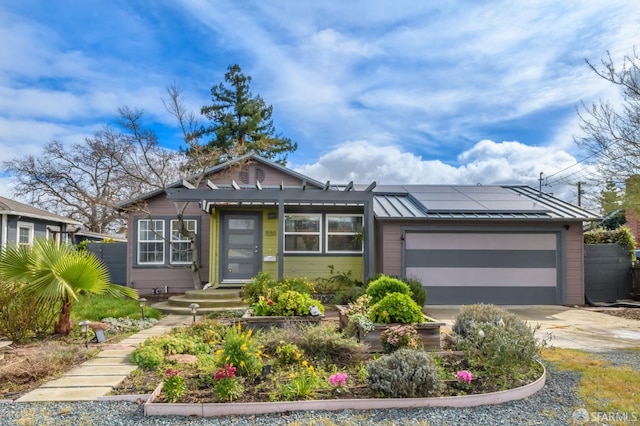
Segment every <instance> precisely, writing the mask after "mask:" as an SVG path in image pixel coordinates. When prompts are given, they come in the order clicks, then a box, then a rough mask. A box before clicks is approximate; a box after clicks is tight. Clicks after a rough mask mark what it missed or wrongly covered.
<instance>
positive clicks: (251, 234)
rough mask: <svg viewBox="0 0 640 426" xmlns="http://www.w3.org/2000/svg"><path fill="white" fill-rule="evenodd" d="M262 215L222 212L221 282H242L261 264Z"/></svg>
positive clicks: (252, 274) (251, 276) (253, 274)
mask: <svg viewBox="0 0 640 426" xmlns="http://www.w3.org/2000/svg"><path fill="white" fill-rule="evenodd" d="M261 236H262V214H260V213H223V215H222V238H221V240H220V277H221V281H222V283H223V284H224V283H229V284H233V283H243V282H245V281H246V280H249V279H251V278H253V277H255V276H256V274H257V273H258V272H260V266H261V265H262V239H261Z"/></svg>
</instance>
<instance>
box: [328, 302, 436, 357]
mask: <svg viewBox="0 0 640 426" xmlns="http://www.w3.org/2000/svg"><path fill="white" fill-rule="evenodd" d="M336 308H337V309H338V318H339V327H340V329H341V330H342V329H344V328H346V327H347V326H348V325H349V317H347V315H346V314H345V310H346V306H342V305H338V306H336ZM424 318H425V322H423V323H420V324H414V326H415V328H416V331H417V332H418V334H419V335H420V338H421V339H422V344H423V346H424V350H425V351H439V350H440V327H442V326H445V325H446V324H445V323H443V322H439V321H438V320H436V319H433V318H430V317H428V316H426V315H424ZM394 325H398V324H375V327H376V328H375V330H373V331H370V332H369V333H358V334H357V335H356V337H357V338H358V341H359V342H362V343H366V344H368V345H369V348H370V349H369V350H370V351H371V352H382V342H381V341H380V335H381V334H382V332H383V331H385V330H386V329H387V328H389V327H391V326H394Z"/></svg>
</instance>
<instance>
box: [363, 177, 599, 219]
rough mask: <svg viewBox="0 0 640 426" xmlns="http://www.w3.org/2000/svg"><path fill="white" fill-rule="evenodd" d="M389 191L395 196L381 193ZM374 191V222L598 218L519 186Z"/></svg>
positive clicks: (401, 187) (403, 187)
mask: <svg viewBox="0 0 640 426" xmlns="http://www.w3.org/2000/svg"><path fill="white" fill-rule="evenodd" d="M389 189H391V190H392V192H395V193H384V192H386V191H387V190H389ZM376 190H377V191H378V192H379V193H376V194H374V197H373V210H374V214H375V216H376V218H378V219H495V220H500V219H520V220H532V219H533V220H535V219H537V220H541V219H542V220H543V219H547V220H548V219H558V220H563V219H564V220H583V221H587V220H597V219H599V216H598V215H596V214H594V213H592V212H590V211H588V210H585V209H583V208H581V207H577V206H574V205H572V204H570V203H567V202H565V201H562V200H560V199H558V198H555V197H553V196H550V195H548V194H544V193H542V194H541V193H539V192H538V191H536V190H535V189H533V188H531V187H529V186H523V185H509V186H498V185H495V186H486V187H472V186H468V187H465V186H444V185H440V186H435V185H434V186H430V185H394V186H393V187H385V186H382V187H378V188H376ZM430 205H432V206H436V207H437V208H429V206H430Z"/></svg>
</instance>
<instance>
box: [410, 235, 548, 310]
mask: <svg viewBox="0 0 640 426" xmlns="http://www.w3.org/2000/svg"><path fill="white" fill-rule="evenodd" d="M557 241H558V235H557V233H500V232H413V231H411V232H410V231H407V232H406V233H405V245H404V253H403V254H404V257H403V264H404V273H405V276H407V277H413V278H418V279H419V280H420V281H421V282H422V285H423V286H424V287H425V288H426V290H427V303H428V304H470V303H480V302H482V303H494V304H557V303H560V302H559V297H558V288H559V277H558V263H559V262H558V247H557V245H558V242H557Z"/></svg>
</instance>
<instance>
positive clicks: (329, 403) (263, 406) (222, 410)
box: [144, 364, 546, 417]
mask: <svg viewBox="0 0 640 426" xmlns="http://www.w3.org/2000/svg"><path fill="white" fill-rule="evenodd" d="M540 368H541V370H542V373H541V375H540V377H539V378H537V379H536V380H535V381H533V382H532V383H528V384H526V385H524V386H520V387H517V388H514V389H509V390H505V391H498V392H490V393H485V394H475V395H463V396H446V397H438V398H366V399H319V400H313V401H284V402H249V403H241V402H236V403H196V404H168V403H161V402H157V401H158V397H159V395H160V394H161V392H162V384H160V385H159V386H158V387H157V388H156V389H155V391H154V392H153V393H152V394H151V395H150V397H149V399H148V400H147V402H146V403H145V404H144V414H145V416H201V417H216V416H229V415H251V414H269V413H285V412H288V411H318V410H323V411H340V410H374V409H398V408H419V407H459V408H461V407H476V406H480V405H494V404H502V403H505V402H508V401H516V400H519V399H524V398H527V397H529V396H531V395H533V394H535V393H536V392H538V391H539V390H541V389H542V388H543V387H544V385H545V383H546V370H545V369H544V366H543V365H542V364H540Z"/></svg>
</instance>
